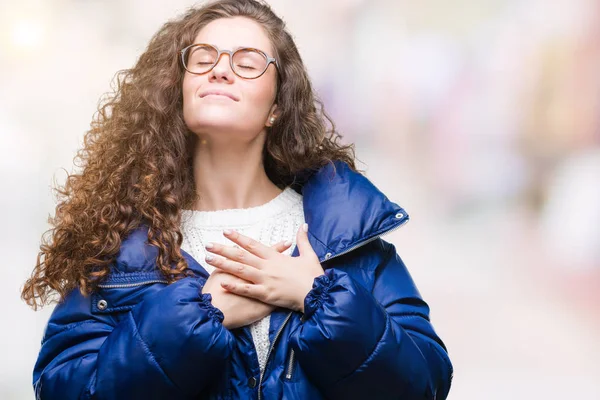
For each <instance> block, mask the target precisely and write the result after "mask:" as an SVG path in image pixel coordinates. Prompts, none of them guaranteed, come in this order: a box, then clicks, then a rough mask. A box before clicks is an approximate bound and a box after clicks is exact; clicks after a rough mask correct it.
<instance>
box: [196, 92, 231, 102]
mask: <svg viewBox="0 0 600 400" xmlns="http://www.w3.org/2000/svg"><path fill="white" fill-rule="evenodd" d="M205 97H221V98H225V99H229V100H232V101H235V100H233V99H232V98H231V97H229V96H227V95H224V94H216V93H209V94H207V95H204V96H202V98H205Z"/></svg>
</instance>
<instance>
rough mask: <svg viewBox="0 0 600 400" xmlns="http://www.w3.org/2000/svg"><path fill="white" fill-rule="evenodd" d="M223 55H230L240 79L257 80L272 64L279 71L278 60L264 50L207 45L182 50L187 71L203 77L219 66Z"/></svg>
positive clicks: (232, 64)
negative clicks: (222, 48) (230, 48)
mask: <svg viewBox="0 0 600 400" xmlns="http://www.w3.org/2000/svg"><path fill="white" fill-rule="evenodd" d="M221 54H229V65H230V66H231V70H232V71H233V72H234V73H235V74H236V75H237V76H239V77H240V78H245V79H256V78H258V77H260V76H261V75H262V74H264V73H265V72H266V71H267V68H268V67H269V64H271V63H274V64H275V67H276V68H278V69H279V64H278V63H277V60H276V59H274V58H273V57H269V56H268V55H266V54H265V52H263V51H262V50H258V49H253V48H249V47H244V48H240V49H237V50H235V51H231V50H219V49H218V48H217V47H216V46H213V45H210V44H205V43H197V44H192V45H189V46H188V47H186V48H185V49H183V50H181V62H182V64H183V67H184V68H185V69H186V71H188V72H190V73H192V74H197V75H202V74H205V73H207V72H209V71H211V70H212V69H213V68H214V67H215V65H217V63H218V62H219V59H220V58H221Z"/></svg>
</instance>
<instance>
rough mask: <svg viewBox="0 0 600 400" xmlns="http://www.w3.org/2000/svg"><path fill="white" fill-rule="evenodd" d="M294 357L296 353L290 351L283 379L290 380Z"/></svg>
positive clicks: (292, 350)
mask: <svg viewBox="0 0 600 400" xmlns="http://www.w3.org/2000/svg"><path fill="white" fill-rule="evenodd" d="M295 357H296V353H295V352H294V349H291V350H290V358H289V361H288V365H287V368H286V372H285V379H287V380H290V379H292V374H293V372H294V359H295Z"/></svg>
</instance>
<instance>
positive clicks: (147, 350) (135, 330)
mask: <svg viewBox="0 0 600 400" xmlns="http://www.w3.org/2000/svg"><path fill="white" fill-rule="evenodd" d="M129 318H131V321H132V323H133V335H134V336H135V337H137V338H138V340H139V341H140V344H141V346H142V348H143V349H144V352H145V353H146V354H147V355H148V358H149V359H150V361H151V362H152V363H154V364H155V365H156V366H157V368H158V370H159V372H160V373H161V374H162V375H163V376H164V377H165V378H166V379H167V380H168V381H169V382H170V383H171V384H172V385H173V386H174V387H176V388H177V389H179V387H178V386H177V385H176V384H175V382H173V380H172V379H171V378H170V377H169V375H167V373H166V372H165V370H164V369H163V367H162V366H161V365H160V363H159V362H158V360H157V359H156V357H154V354H153V353H152V350H150V347H149V346H148V344H147V343H146V342H145V341H144V338H143V337H142V335H141V334H140V331H139V330H138V327H137V324H136V322H135V318H133V314H132V313H129ZM179 390H181V389H179Z"/></svg>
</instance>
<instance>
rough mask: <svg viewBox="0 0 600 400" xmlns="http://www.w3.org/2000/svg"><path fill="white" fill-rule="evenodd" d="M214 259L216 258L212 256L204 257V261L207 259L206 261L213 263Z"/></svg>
mask: <svg viewBox="0 0 600 400" xmlns="http://www.w3.org/2000/svg"><path fill="white" fill-rule="evenodd" d="M213 258H214V257H213V256H211V255H210V254H207V255H206V257H204V259H205V260H206V261H212V259H213Z"/></svg>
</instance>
